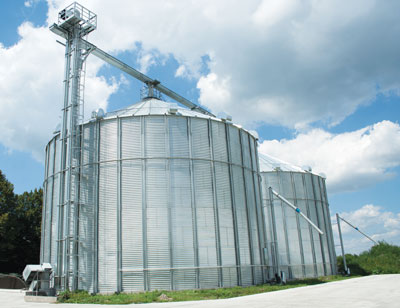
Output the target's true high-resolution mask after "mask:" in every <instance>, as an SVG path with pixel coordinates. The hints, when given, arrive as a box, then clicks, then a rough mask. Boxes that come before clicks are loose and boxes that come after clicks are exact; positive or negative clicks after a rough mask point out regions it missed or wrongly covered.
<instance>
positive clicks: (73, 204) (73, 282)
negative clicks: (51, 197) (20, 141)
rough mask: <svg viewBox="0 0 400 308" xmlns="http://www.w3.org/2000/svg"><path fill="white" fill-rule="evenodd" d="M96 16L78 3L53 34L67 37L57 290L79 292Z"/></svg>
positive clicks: (62, 14) (60, 19) (64, 12)
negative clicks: (87, 83)
mask: <svg viewBox="0 0 400 308" xmlns="http://www.w3.org/2000/svg"><path fill="white" fill-rule="evenodd" d="M96 26H97V15H95V14H94V13H92V12H91V11H89V10H88V9H86V8H84V7H83V6H81V5H80V4H78V3H76V2H75V3H72V4H71V5H70V6H68V7H67V8H65V9H64V10H62V11H61V12H60V13H59V14H58V25H57V27H56V28H54V29H52V31H53V32H57V31H58V32H60V31H61V32H62V33H57V34H60V35H61V36H63V37H65V39H66V44H65V78H64V107H63V109H62V112H63V117H62V129H61V160H60V164H61V165H60V170H61V173H60V187H59V189H60V190H59V191H60V199H59V200H60V201H59V205H58V206H59V208H58V211H59V222H60V223H59V226H58V241H57V252H58V253H57V255H58V258H57V264H56V266H55V269H54V270H55V273H54V275H55V280H54V281H55V287H56V288H61V289H64V290H67V289H71V290H76V289H77V285H78V256H79V237H78V227H79V226H78V224H79V219H78V217H79V208H80V207H81V206H84V205H83V204H81V203H80V202H79V182H80V181H79V179H80V159H81V132H80V124H81V123H82V122H83V111H84V110H83V98H84V97H83V94H84V74H85V65H84V64H85V60H86V57H87V56H88V55H89V53H90V52H91V49H90V48H87V45H85V44H84V43H83V42H82V39H83V37H85V36H87V35H88V34H89V33H90V32H92V31H93V30H95V29H96Z"/></svg>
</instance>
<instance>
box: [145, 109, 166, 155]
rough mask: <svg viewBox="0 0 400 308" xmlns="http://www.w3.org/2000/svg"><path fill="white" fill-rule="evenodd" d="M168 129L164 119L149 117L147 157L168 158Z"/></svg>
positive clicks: (146, 123) (146, 133)
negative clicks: (166, 136)
mask: <svg viewBox="0 0 400 308" xmlns="http://www.w3.org/2000/svg"><path fill="white" fill-rule="evenodd" d="M165 134H166V127H165V119H164V117H160V116H159V117H156V116H149V117H146V118H145V130H144V136H145V140H146V142H145V156H146V157H148V158H150V157H165V156H166V139H165Z"/></svg>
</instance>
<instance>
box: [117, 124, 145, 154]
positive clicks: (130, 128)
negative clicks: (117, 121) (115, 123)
mask: <svg viewBox="0 0 400 308" xmlns="http://www.w3.org/2000/svg"><path fill="white" fill-rule="evenodd" d="M141 126H142V122H141V118H139V117H137V118H125V119H121V130H122V133H121V158H122V159H125V158H128V159H129V158H141V157H142V146H143V141H142V128H141Z"/></svg>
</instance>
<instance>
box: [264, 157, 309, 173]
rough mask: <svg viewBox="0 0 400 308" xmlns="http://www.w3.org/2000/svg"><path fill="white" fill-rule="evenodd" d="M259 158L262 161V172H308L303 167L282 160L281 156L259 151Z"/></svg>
mask: <svg viewBox="0 0 400 308" xmlns="http://www.w3.org/2000/svg"><path fill="white" fill-rule="evenodd" d="M258 159H259V162H260V171H261V172H270V171H293V172H306V171H304V170H303V168H301V167H298V166H295V165H292V164H290V163H288V162H285V161H283V160H280V159H279V158H276V157H273V156H271V155H267V154H263V153H259V154H258Z"/></svg>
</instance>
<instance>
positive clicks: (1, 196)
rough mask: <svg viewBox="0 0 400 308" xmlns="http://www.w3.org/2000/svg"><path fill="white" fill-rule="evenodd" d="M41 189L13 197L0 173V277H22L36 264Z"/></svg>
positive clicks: (37, 259)
mask: <svg viewBox="0 0 400 308" xmlns="http://www.w3.org/2000/svg"><path fill="white" fill-rule="evenodd" d="M42 203H43V189H42V188H40V189H35V190H33V191H30V192H24V193H22V194H20V195H18V194H15V193H14V185H13V184H12V183H10V182H9V181H8V180H7V178H6V177H5V175H4V174H3V172H2V171H1V170H0V273H3V274H8V273H17V274H21V273H22V271H23V270H24V268H25V265H26V264H39V261H40V260H39V259H40V257H39V256H40V233H41V220H42Z"/></svg>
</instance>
